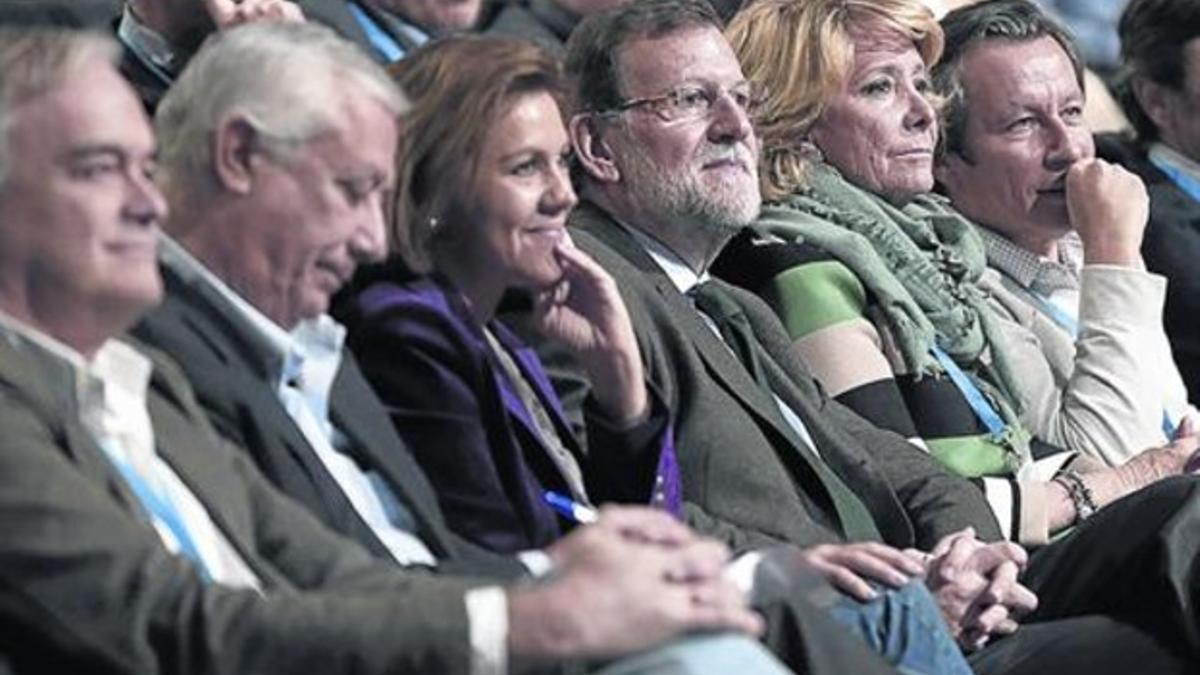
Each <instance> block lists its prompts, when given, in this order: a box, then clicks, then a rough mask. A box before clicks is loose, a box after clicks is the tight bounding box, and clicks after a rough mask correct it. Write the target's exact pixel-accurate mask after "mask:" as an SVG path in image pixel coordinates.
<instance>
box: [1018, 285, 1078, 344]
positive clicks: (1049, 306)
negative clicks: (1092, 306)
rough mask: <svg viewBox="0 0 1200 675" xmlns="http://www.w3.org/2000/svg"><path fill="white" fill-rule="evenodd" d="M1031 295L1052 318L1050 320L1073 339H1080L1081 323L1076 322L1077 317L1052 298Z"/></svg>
mask: <svg viewBox="0 0 1200 675" xmlns="http://www.w3.org/2000/svg"><path fill="white" fill-rule="evenodd" d="M1029 294H1030V295H1031V296H1033V299H1034V300H1037V303H1038V305H1040V306H1041V308H1042V313H1043V314H1045V315H1046V316H1048V317H1050V320H1051V321H1053V322H1054V323H1056V324H1058V325H1059V326H1061V327H1062V329H1063V330H1065V331H1067V333H1069V334H1070V335H1071V339H1072V340H1075V339H1077V338H1078V337H1079V323H1078V322H1077V321H1075V317H1073V316H1071V315H1070V314H1068V313H1067V312H1066V311H1065V310H1063V308H1062V307H1059V306H1058V305H1056V304H1054V303H1053V302H1051V301H1050V298H1047V297H1045V296H1043V295H1042V294H1040V293H1034V292H1033V291H1030V292H1029Z"/></svg>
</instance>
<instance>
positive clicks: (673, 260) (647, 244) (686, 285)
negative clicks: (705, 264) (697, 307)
mask: <svg viewBox="0 0 1200 675" xmlns="http://www.w3.org/2000/svg"><path fill="white" fill-rule="evenodd" d="M621 227H623V228H625V230H626V231H628V232H629V234H631V235H632V236H633V239H634V241H636V242H637V243H638V244H639V245H640V246H641V247H642V248H643V249H644V250H645V251H646V253H647V254H648V255H649V256H650V259H651V260H653V261H654V264H656V265H658V266H659V268H660V269H662V271H663V273H664V274H666V275H667V278H669V279H670V280H671V283H672V284H674V286H675V288H677V289H679V292H680V293H683V294H684V295H687V293H688V291H690V290H692V289H693V288H695V287H696V286H699V285H700V284H702V283H704V282H706V281H708V279H709V276H708V270H705V271H704V272H703V273H702V274H696V271H695V270H693V269H692V268H691V267H690V266H689V265H688V264H687V263H685V262H684V261H683V258H680V257H679V255H678V254H676V253H675V252H674V251H672V250H671V249H669V248H667V246H666V245H665V244H663V243H662V242H661V241H659V240H657V239H655V238H654V237H651V236H650V235H648V234H646V233H645V232H642V231H641V230H639V229H637V228H636V227H628V226H626V225H624V224H621Z"/></svg>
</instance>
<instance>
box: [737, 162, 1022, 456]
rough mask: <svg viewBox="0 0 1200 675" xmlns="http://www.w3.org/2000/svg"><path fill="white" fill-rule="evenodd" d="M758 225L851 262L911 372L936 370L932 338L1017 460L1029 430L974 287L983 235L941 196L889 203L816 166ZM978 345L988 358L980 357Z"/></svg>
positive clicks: (991, 321) (999, 341) (989, 316)
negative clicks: (999, 427)
mask: <svg viewBox="0 0 1200 675" xmlns="http://www.w3.org/2000/svg"><path fill="white" fill-rule="evenodd" d="M758 226H759V227H760V228H761V229H764V230H766V231H769V232H771V233H772V234H775V235H776V236H780V237H783V238H785V239H789V240H803V241H806V242H808V243H811V244H813V245H815V246H818V247H819V248H821V249H823V250H825V251H826V252H828V253H829V254H830V255H833V256H834V257H835V258H837V259H838V260H839V261H840V262H841V263H842V264H844V265H846V266H847V267H849V268H850V270H851V271H852V272H854V273H855V275H856V276H857V277H858V279H859V280H860V281H861V282H862V283H863V285H864V286H865V287H866V288H867V290H868V291H869V292H870V293H871V294H872V296H873V298H874V299H875V300H876V301H877V302H878V305H879V308H880V310H881V312H882V315H883V317H884V320H885V321H886V322H887V324H888V326H887V328H888V329H889V331H890V333H891V334H892V336H893V338H894V340H895V343H896V346H897V349H898V350H899V352H900V356H901V358H902V359H903V360H904V362H905V365H906V366H907V367H908V369H909V371H911V372H912V373H913V375H914V377H916V378H920V377H922V376H925V375H930V374H939V375H940V374H941V371H942V368H941V366H940V365H939V364H938V363H937V360H936V359H935V358H934V357H933V355H932V352H931V348H932V347H933V345H934V344H935V343H936V344H937V345H938V346H939V347H941V348H942V349H943V350H944V351H945V352H946V353H947V354H949V355H950V357H951V358H953V359H954V361H955V363H957V364H958V365H959V366H960V367H961V368H962V370H963V371H964V372H965V373H967V375H968V376H970V377H971V379H972V381H973V382H974V383H975V385H976V386H977V387H979V389H980V391H982V392H983V393H984V395H985V396H986V397H987V398H988V399H989V400H990V401H991V402H992V404H993V406H994V407H995V408H996V409H997V411H998V412H999V413H1000V416H1001V417H1002V418H1003V419H1004V421H1005V422H1006V424H1007V426H1008V431H1007V432H1006V434H1005V438H1002V439H997V440H998V441H999V442H1001V443H1002V444H1004V445H1006V446H1008V447H1009V448H1010V449H1011V450H1014V451H1016V455H1018V456H1016V457H1010V458H1009V459H1008V460H1007V461H1006V462H1005V463H1006V464H1010V465H1011V464H1013V463H1014V462H1015V463H1016V464H1017V465H1019V464H1020V463H1023V461H1024V460H1025V458H1027V457H1028V439H1029V435H1028V433H1027V432H1026V431H1025V430H1024V428H1023V427H1022V426H1021V423H1020V422H1019V420H1018V412H1019V409H1020V402H1019V399H1018V397H1017V396H1016V395H1015V392H1016V391H1017V387H1016V382H1015V379H1014V375H1013V371H1012V369H1011V367H1010V364H1009V357H1008V353H1007V351H1006V350H1005V349H1004V348H1003V338H1002V337H1001V334H1000V332H999V330H998V329H997V327H996V326H995V318H994V316H993V313H992V311H991V310H990V309H989V308H988V307H987V300H986V298H985V296H984V294H983V292H982V291H980V289H979V288H978V286H977V285H976V282H977V281H978V279H979V277H980V275H981V274H982V273H983V271H984V270H985V269H986V266H987V255H986V251H985V249H984V245H983V240H982V239H980V237H979V234H978V233H977V232H976V231H975V229H974V227H973V226H972V225H971V223H970V222H969V221H967V220H966V219H965V218H963V217H962V216H961V215H959V214H958V213H957V212H956V211H954V210H953V209H951V208H950V206H949V204H948V203H947V200H946V199H945V198H943V197H941V196H939V195H935V194H926V195H918V196H917V197H916V198H914V199H913V200H911V201H910V202H908V203H907V204H905V205H904V206H903V207H896V206H894V205H893V204H891V203H889V202H888V201H887V200H885V199H883V198H882V197H880V196H878V195H875V194H872V193H870V192H868V191H866V190H863V189H861V188H859V187H857V186H855V185H853V184H851V183H850V182H849V181H847V180H846V179H845V178H844V177H842V175H841V174H840V173H839V172H838V171H837V170H836V169H834V168H832V167H830V166H828V165H824V164H820V165H816V166H814V167H813V168H812V170H811V171H810V172H809V182H808V187H807V188H806V189H805V190H803V191H801V192H798V193H795V194H793V195H791V196H789V197H787V198H786V199H784V200H783V201H781V202H777V203H771V204H767V205H765V206H764V208H763V211H762V215H761V216H760V218H759V222H758ZM989 347H990V349H989ZM985 350H986V351H987V352H988V353H989V356H990V363H985V362H984V360H983V359H982V358H981V357H982V356H983V354H984V352H985Z"/></svg>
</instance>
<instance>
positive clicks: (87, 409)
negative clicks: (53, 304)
mask: <svg viewBox="0 0 1200 675" xmlns="http://www.w3.org/2000/svg"><path fill="white" fill-rule="evenodd" d="M0 334H3V335H4V336H5V338H7V339H10V340H15V341H20V340H24V341H26V342H29V343H31V344H33V345H34V346H36V347H37V348H40V349H42V350H45V351H47V352H49V353H50V354H52V355H53V356H55V357H57V358H60V359H62V360H63V361H65V362H66V363H69V364H70V365H71V367H72V370H73V372H74V375H75V387H74V388H75V399H76V403H77V405H78V406H79V408H78V409H79V415H80V421H81V422H82V423H83V426H84V427H85V428H86V429H87V430H88V431H89V432H90V433H91V434H92V436H93V437H94V438H95V440H96V443H97V444H98V445H100V447H101V448H102V449H103V450H104V452H105V453H107V454H108V455H109V460H110V461H112V462H113V463H114V464H116V463H117V462H122V463H124V464H126V465H127V466H129V467H131V468H132V470H133V471H134V472H135V473H136V474H137V477H138V478H139V479H140V480H141V481H143V482H144V483H145V484H146V485H147V486H148V487H149V488H150V489H152V490H154V492H155V493H156V494H157V495H159V496H160V498H161V499H163V500H164V501H169V502H170V503H171V504H172V505H173V506H174V509H175V511H176V512H177V513H178V514H179V517H180V519H181V520H182V524H183V526H184V527H185V528H186V530H187V533H188V538H190V539H191V540H192V543H193V545H194V546H195V549H196V554H197V555H198V557H199V558H200V560H201V562H202V563H203V567H204V570H203V571H204V573H206V574H207V576H208V578H209V580H210V581H213V582H216V583H220V584H224V585H227V586H234V587H238V588H253V589H256V590H257V589H259V581H258V578H257V576H256V575H255V574H254V572H253V571H252V570H251V569H250V568H249V566H247V565H246V562H245V561H244V560H243V559H242V556H241V554H239V553H238V552H237V549H235V548H234V547H233V545H232V544H231V543H230V542H229V540H228V539H227V538H226V537H225V535H224V533H222V532H221V530H220V529H219V528H218V527H217V526H216V524H215V523H213V521H212V518H211V517H209V515H208V510H207V509H205V508H204V505H203V504H201V503H200V500H199V499H197V498H196V496H195V495H194V494H192V491H191V490H190V489H189V488H188V487H187V485H186V484H185V483H184V482H183V481H182V480H181V479H180V478H179V475H178V474H176V473H175V470H174V469H173V468H171V465H170V464H168V463H167V462H166V461H164V460H163V458H162V457H161V456H160V455H159V454H158V451H157V449H156V446H155V440H154V427H153V425H152V424H151V422H150V414H149V412H148V410H147V408H146V391H147V389H148V388H149V385H150V375H151V373H152V371H153V365H152V364H151V362H150V360H149V359H148V358H146V357H145V356H143V355H142V354H140V353H138V351H137V350H136V349H134V348H133V347H131V346H129V345H127V344H125V343H124V342H121V341H119V340H115V339H113V340H109V341H108V342H105V343H104V345H103V346H102V347H101V348H100V350H99V351H97V352H96V355H95V357H94V358H92V360H91V361H87V360H85V359H84V358H83V355H82V354H80V353H79V352H77V351H75V350H74V349H72V348H71V347H69V346H67V345H65V344H63V343H62V342H60V341H58V340H56V339H55V338H53V337H51V336H49V335H46V334H44V333H42V332H40V331H37V330H35V329H33V328H31V327H29V326H26V325H24V324H22V323H21V322H19V321H17V320H15V319H13V318H11V317H9V316H7V315H6V314H4V313H3V312H0ZM131 487H132V486H131ZM135 492H136V490H135ZM145 513H146V515H147V516H148V517H149V519H150V521H151V524H152V525H153V526H154V530H155V531H156V532H157V533H158V536H159V538H160V539H161V540H162V542H163V546H165V547H166V548H167V550H168V551H170V552H171V553H173V554H175V555H181V550H182V546H181V543H180V541H179V538H178V537H177V536H176V534H175V532H173V531H172V529H171V527H170V526H169V525H168V524H167V523H166V522H164V521H163V520H162V518H161V517H160V515H159V514H158V513H156V512H155V511H154V509H152V508H146V509H145Z"/></svg>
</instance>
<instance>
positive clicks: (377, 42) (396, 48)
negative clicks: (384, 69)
mask: <svg viewBox="0 0 1200 675" xmlns="http://www.w3.org/2000/svg"><path fill="white" fill-rule="evenodd" d="M347 6H348V7H349V8H350V13H351V14H353V15H354V18H355V19H357V20H358V24H359V25H360V26H362V29H363V32H365V33H366V34H367V39H368V40H370V41H371V46H373V47H374V48H375V50H376V51H378V52H379V53H380V54H382V55H383V58H384V59H386V60H387V62H388V63H394V62H396V61H399V60H400V59H402V58H404V48H403V47H401V46H400V43H399V42H398V41H397V40H396V38H394V37H392V36H391V35H389V34H388V32H387V31H385V30H384V29H383V27H382V26H380V25H379V22H377V21H375V19H373V18H372V17H371V15H370V14H367V10H365V9H363V8H362V7H360V6H359V5H358V3H357V2H351V3H349V4H348V5H347Z"/></svg>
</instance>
